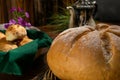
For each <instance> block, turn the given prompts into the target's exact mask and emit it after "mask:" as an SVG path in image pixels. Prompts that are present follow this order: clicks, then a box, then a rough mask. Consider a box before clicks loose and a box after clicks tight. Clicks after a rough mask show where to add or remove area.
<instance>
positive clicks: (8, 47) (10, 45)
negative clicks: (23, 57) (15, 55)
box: [0, 38, 18, 52]
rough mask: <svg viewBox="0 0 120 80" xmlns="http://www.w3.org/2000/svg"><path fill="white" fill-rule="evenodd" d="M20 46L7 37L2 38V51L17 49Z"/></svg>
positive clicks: (0, 43) (0, 48)
mask: <svg viewBox="0 0 120 80" xmlns="http://www.w3.org/2000/svg"><path fill="white" fill-rule="evenodd" d="M17 47H18V46H17V45H16V44H14V43H12V42H8V41H6V39H5V38H2V39H0V51H2V52H8V51H9V50H12V49H15V48H17Z"/></svg>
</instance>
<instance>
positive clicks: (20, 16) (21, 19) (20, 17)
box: [4, 7, 31, 28]
mask: <svg viewBox="0 0 120 80" xmlns="http://www.w3.org/2000/svg"><path fill="white" fill-rule="evenodd" d="M10 12H12V13H13V15H14V17H13V19H10V20H9V23H6V24H5V25H4V26H5V28H8V27H9V26H10V25H12V24H19V25H22V26H24V27H30V26H31V24H30V23H29V22H27V21H25V20H26V19H25V18H29V17H30V16H29V13H28V12H25V11H24V10H23V9H21V8H20V7H18V8H12V9H11V10H10Z"/></svg>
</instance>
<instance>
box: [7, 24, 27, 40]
mask: <svg viewBox="0 0 120 80" xmlns="http://www.w3.org/2000/svg"><path fill="white" fill-rule="evenodd" d="M5 35H6V40H7V41H14V40H17V39H22V38H23V37H25V36H26V35H27V31H26V29H25V28H24V27H23V26H21V25H19V24H13V25H11V26H9V27H8V29H7V30H6V33H5Z"/></svg>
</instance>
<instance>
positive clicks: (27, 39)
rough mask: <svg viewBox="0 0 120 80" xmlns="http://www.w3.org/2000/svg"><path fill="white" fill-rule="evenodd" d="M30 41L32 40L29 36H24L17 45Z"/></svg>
mask: <svg viewBox="0 0 120 80" xmlns="http://www.w3.org/2000/svg"><path fill="white" fill-rule="evenodd" d="M31 41H33V40H32V39H30V38H29V37H27V36H25V37H24V38H23V40H22V41H21V42H20V43H19V46H22V45H25V44H27V43H29V42H31Z"/></svg>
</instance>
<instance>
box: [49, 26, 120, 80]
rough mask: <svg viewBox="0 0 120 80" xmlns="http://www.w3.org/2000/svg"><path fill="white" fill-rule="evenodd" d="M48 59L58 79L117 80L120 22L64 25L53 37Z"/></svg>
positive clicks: (119, 61) (118, 75)
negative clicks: (73, 26)
mask: <svg viewBox="0 0 120 80" xmlns="http://www.w3.org/2000/svg"><path fill="white" fill-rule="evenodd" d="M47 62H48V65H49V67H50V69H51V70H52V72H53V73H54V74H55V75H56V76H57V77H58V78H60V79H61V80H120V26H117V25H107V24H98V25H96V26H94V27H92V26H82V27H77V28H70V29H67V30H65V31H64V32H62V33H60V34H59V35H58V36H57V37H56V38H55V40H54V41H53V43H52V45H51V47H50V49H49V51H48V54H47Z"/></svg>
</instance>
